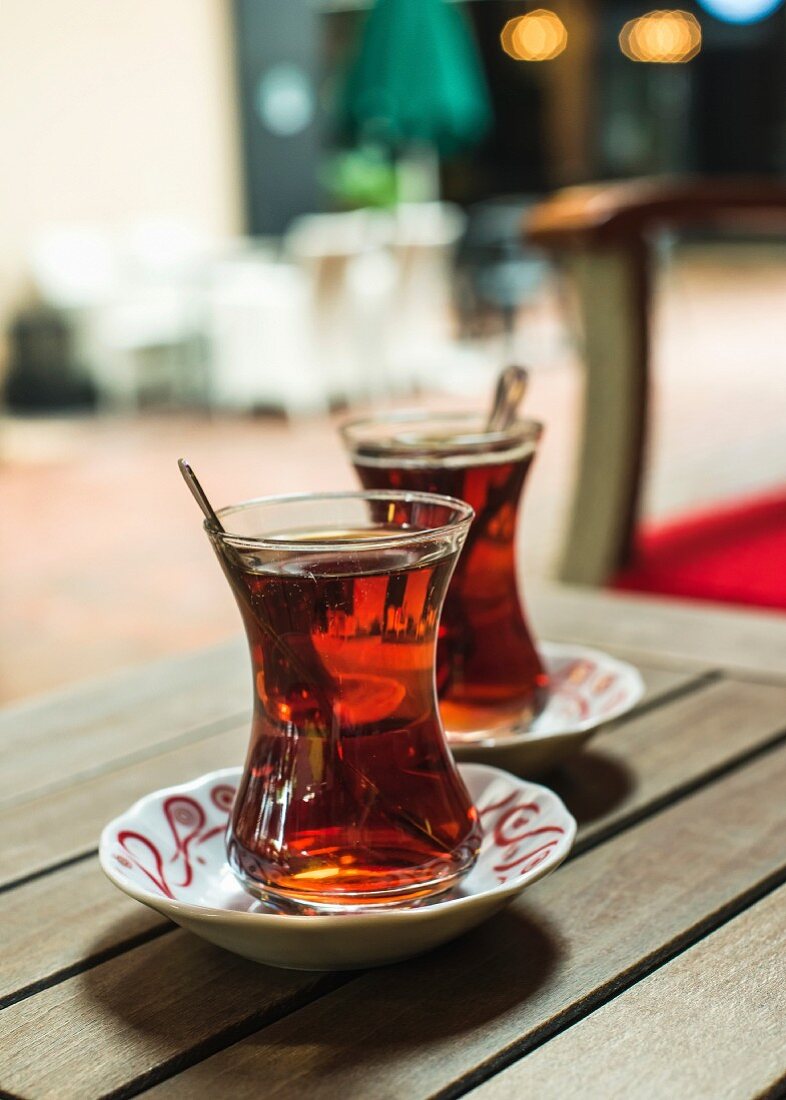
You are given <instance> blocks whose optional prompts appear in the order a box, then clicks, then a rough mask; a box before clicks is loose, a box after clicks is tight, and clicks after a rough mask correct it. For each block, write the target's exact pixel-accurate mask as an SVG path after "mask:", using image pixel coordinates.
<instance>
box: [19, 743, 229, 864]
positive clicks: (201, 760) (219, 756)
mask: <svg viewBox="0 0 786 1100" xmlns="http://www.w3.org/2000/svg"><path fill="white" fill-rule="evenodd" d="M247 744H248V724H247V723H246V722H244V723H243V724H242V725H240V726H237V727H236V728H234V729H230V730H227V731H226V732H225V733H219V734H216V735H214V736H213V737H206V738H205V739H204V740H200V741H197V742H193V743H190V744H187V745H183V746H181V747H180V748H177V749H173V750H171V751H169V752H163V753H160V754H159V755H157V756H155V757H150V758H148V759H145V760H142V761H140V762H138V763H134V764H129V765H127V766H125V767H121V768H118V769H117V770H116V771H113V772H111V773H109V774H104V775H99V776H95V777H93V778H92V779H87V780H84V781H83V782H81V783H75V784H74V785H72V786H70V787H68V788H66V789H65V790H62V791H57V792H56V793H53V794H50V795H45V796H42V797H40V798H36V799H33V800H31V801H30V802H25V803H24V804H23V805H21V806H14V807H7V808H6V809H4V810H1V811H0V836H2V837H3V845H2V847H1V848H0V884H3V883H7V882H8V881H9V880H15V879H17V878H20V877H23V876H26V875H30V874H33V873H36V872H38V871H40V870H42V869H43V868H46V867H51V866H53V865H55V864H57V863H60V862H62V861H63V860H66V859H72V858H73V857H74V856H78V855H81V854H84V853H85V852H88V851H90V850H91V849H94V848H96V847H97V845H98V837H99V834H100V832H101V829H102V828H103V826H104V825H105V824H106V823H107V821H110V820H111V819H112V818H113V817H115V816H116V815H117V814H119V813H121V811H123V810H125V809H127V808H128V806H130V804H131V803H132V802H135V801H136V799H138V798H141V797H142V796H143V795H145V794H149V792H150V791H154V790H156V788H157V787H165V786H166V785H167V784H170V783H185V782H187V781H188V780H189V779H196V778H197V777H198V776H200V775H204V773H205V772H208V771H212V770H213V769H215V768H225V767H228V766H230V765H232V764H242V763H243V760H244V759H245V753H246V747H247Z"/></svg>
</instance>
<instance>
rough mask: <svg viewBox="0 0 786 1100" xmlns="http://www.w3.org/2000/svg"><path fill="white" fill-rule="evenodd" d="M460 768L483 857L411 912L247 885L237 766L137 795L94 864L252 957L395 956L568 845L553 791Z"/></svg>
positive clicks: (502, 894)
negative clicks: (241, 860) (276, 901)
mask: <svg viewBox="0 0 786 1100" xmlns="http://www.w3.org/2000/svg"><path fill="white" fill-rule="evenodd" d="M459 770H460V772H461V775H462V777H463V779H464V782H465V783H466V785H467V788H468V790H469V793H470V795H471V796H472V800H473V802H474V804H475V806H476V807H477V810H478V813H479V815H480V820H481V822H482V824H483V833H484V835H483V841H482V844H481V849H480V854H479V856H478V859H477V862H476V863H475V866H474V867H473V868H472V870H471V871H470V873H469V874H468V875H467V876H466V877H465V878H463V879H462V880H461V882H460V883H459V884H458V886H456V887H454V889H453V890H452V891H450V892H449V893H447V894H440V895H438V896H437V897H436V898H435V899H433V900H428V901H421V902H420V903H419V904H416V905H413V906H412V907H409V908H406V907H401V908H384V909H376V910H374V909H371V910H362V911H358V910H353V911H352V912H348V913H340V914H332V913H331V914H328V915H325V914H319V915H313V916H311V915H304V914H301V913H298V914H297V915H292V914H290V913H283V912H281V911H280V910H278V909H276V908H275V907H274V906H272V905H270V904H267V903H265V902H261V901H259V900H257V899H256V898H254V897H252V896H251V895H250V894H248V893H246V892H245V890H244V889H243V888H242V887H241V885H240V884H239V883H238V881H237V879H236V878H235V876H234V875H233V873H232V871H231V870H230V867H229V865H228V863H227V859H226V851H225V847H224V833H225V831H226V825H227V819H228V816H229V812H230V810H231V808H232V802H233V799H234V796H235V789H236V787H237V784H238V783H239V781H240V776H241V769H240V768H226V769H224V770H223V771H217V772H212V773H211V774H209V775H204V776H202V777H201V778H200V779H195V780H193V782H191V783H185V784H183V785H181V786H177V787H168V788H166V789H164V790H160V791H155V792H154V793H153V794H149V795H147V796H146V797H145V798H142V799H141V800H140V801H139V802H136V803H135V804H134V805H133V806H131V807H130V808H129V809H128V810H126V811H125V813H122V814H120V816H119V817H117V818H115V820H114V821H111V822H110V823H109V824H108V825H107V826H106V828H105V829H104V831H103V832H102V834H101V842H100V847H99V858H100V861H101V866H102V868H103V870H104V871H105V872H106V874H107V875H108V877H109V878H110V879H111V880H112V882H113V883H114V884H115V885H116V886H117V887H119V888H120V889H121V890H123V891H124V892H125V893H126V894H128V895H129V896H130V897H132V898H135V899H136V900H137V901H140V902H142V903H143V904H144V905H148V906H150V907H151V908H152V909H156V910H158V912H159V913H162V914H163V915H164V916H166V917H169V918H170V919H171V920H173V921H174V922H175V923H176V924H179V925H181V926H182V927H183V928H186V929H188V930H189V931H191V932H194V933H195V934H196V935H198V936H201V937H203V938H204V939H206V940H209V941H210V942H211V943H215V944H218V946H219V947H223V948H226V950H228V951H233V952H235V953H236V954H238V955H243V956H245V957H246V958H249V959H253V960H255V961H256V962H261V963H267V964H269V965H271V966H283V967H290V968H293V969H296V970H354V969H356V968H358V967H365V966H382V965H384V964H386V963H392V962H397V961H399V960H401V959H406V958H409V957H411V956H412V955H419V954H421V953H423V952H424V951H428V950H430V949H431V948H433V947H436V946H438V945H439V944H442V943H445V942H446V941H448V940H451V939H454V938H455V937H456V936H460V935H461V934H462V933H464V932H467V931H468V930H469V929H471V928H474V927H475V926H476V925H478V924H480V923H481V922H482V921H484V920H487V919H488V918H489V917H490V916H492V915H493V914H494V913H496V912H497V911H498V910H499V909H501V908H502V907H503V906H504V905H506V904H507V903H508V902H509V901H511V900H512V898H514V897H515V896H516V895H517V894H520V893H521V891H522V890H525V889H526V888H527V887H528V886H531V885H532V884H533V883H534V882H536V881H537V880H538V879H541V878H543V877H544V875H547V874H549V873H550V872H551V871H553V870H555V869H556V868H557V867H558V866H559V865H560V863H562V861H563V860H564V859H565V857H566V856H567V854H568V852H569V851H570V848H571V845H572V844H573V839H574V837H575V834H576V822H575V821H574V819H573V817H572V816H571V815H570V813H569V812H568V810H567V809H566V808H565V806H564V804H563V803H562V801H561V800H560V799H559V798H558V797H557V795H556V794H554V792H553V791H550V790H549V789H548V788H546V787H542V786H540V785H539V784H537V783H532V782H529V781H527V780H522V779H518V778H516V777H515V776H513V775H509V774H508V773H507V772H503V771H500V770H499V769H498V768H491V767H488V766H486V765H484V764H462V765H460V766H459Z"/></svg>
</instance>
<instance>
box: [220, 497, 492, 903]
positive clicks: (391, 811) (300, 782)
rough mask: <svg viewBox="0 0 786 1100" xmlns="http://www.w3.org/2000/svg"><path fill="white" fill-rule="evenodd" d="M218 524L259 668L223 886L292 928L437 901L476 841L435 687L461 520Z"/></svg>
mask: <svg viewBox="0 0 786 1100" xmlns="http://www.w3.org/2000/svg"><path fill="white" fill-rule="evenodd" d="M217 514H218V518H219V520H220V522H221V524H222V525H223V526H224V528H225V530H224V531H220V530H218V529H217V528H216V527H215V525H214V524H211V523H210V521H206V523H205V528H206V530H207V533H208V535H209V537H210V540H211V542H212V544H213V547H214V549H215V551H216V554H217V556H218V559H219V561H220V563H221V566H222V568H223V570H224V573H225V575H226V577H227V580H228V581H229V584H230V587H231V588H232V591H233V593H234V596H235V599H236V601H237V604H238V607H239V609H240V613H241V616H242V618H243V622H244V625H245V629H246V634H247V637H248V643H249V648H250V653H251V661H252V667H253V691H254V717H253V726H252V731H251V742H250V746H249V751H248V757H247V760H246V765H245V770H244V774H243V778H242V781H241V784H240V786H239V789H238V794H237V799H236V801H235V806H234V809H233V812H232V817H231V821H230V825H229V830H228V835H227V847H228V855H229V861H230V866H231V867H232V869H233V871H234V872H235V874H236V875H237V877H238V878H239V879H240V881H241V882H242V883H243V885H244V886H245V887H246V888H247V889H249V890H250V891H251V892H252V893H256V894H257V895H258V896H260V897H263V898H265V899H268V900H269V899H272V900H274V901H278V902H285V903H289V905H290V907H295V909H296V910H299V911H303V912H320V911H322V912H324V911H338V910H342V911H347V908H348V907H352V906H354V907H365V906H379V905H384V904H401V903H402V902H405V901H406V902H412V901H413V900H416V899H420V898H425V897H428V896H431V895H433V894H437V893H440V892H442V891H445V890H447V889H449V888H450V887H451V886H452V885H453V884H455V883H456V882H457V881H458V879H459V878H461V877H462V876H463V875H464V874H466V872H467V871H468V870H469V869H470V868H471V867H472V865H473V863H474V860H475V858H476V855H477V851H478V849H479V845H480V836H481V834H480V827H479V824H478V820H477V814H476V811H475V808H474V806H473V805H472V801H471V799H470V797H469V794H468V792H467V790H466V788H465V786H464V783H463V781H462V779H461V778H460V776H459V773H458V770H457V768H456V765H455V764H454V762H453V758H452V756H451V754H450V750H449V748H448V745H447V741H446V739H445V734H444V729H443V727H442V724H441V721H440V716H439V709H438V705H437V698H436V692H435V674H434V662H435V651H436V643H437V630H438V625H439V620H440V612H441V609H442V603H443V600H444V597H445V593H446V591H447V587H448V582H449V580H450V577H451V574H452V573H453V570H454V567H455V564H456V560H457V558H458V555H459V552H460V550H461V547H462V544H463V542H464V539H465V537H466V534H467V531H468V529H469V525H470V522H471V519H472V515H473V513H472V508H471V507H470V506H469V505H467V504H466V503H464V502H462V501H459V500H450V499H446V498H444V497H439V496H434V495H431V494H426V493H411V492H388V491H380V492H366V493H327V494H317V495H310V496H296V497H281V498H270V499H264V500H258V501H251V502H249V503H246V504H242V505H239V506H236V507H230V508H224V509H221V510H219V511H218V513H217Z"/></svg>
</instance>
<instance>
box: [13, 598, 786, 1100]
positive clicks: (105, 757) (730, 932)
mask: <svg viewBox="0 0 786 1100" xmlns="http://www.w3.org/2000/svg"><path fill="white" fill-rule="evenodd" d="M532 606H533V618H534V620H535V622H536V624H537V627H538V629H539V632H540V634H541V635H542V636H543V637H550V638H554V639H557V640H573V641H577V642H582V643H586V644H595V645H599V646H602V647H604V648H606V649H608V650H610V651H613V652H614V653H617V654H620V655H622V656H625V657H627V658H629V659H631V660H633V661H635V663H636V664H637V665H638V666H639V668H640V669H641V670H642V672H643V674H644V677H645V680H646V684H647V695H646V697H645V699H644V701H643V702H642V704H641V705H640V706H639V707H638V708H637V709H636V711H634V712H633V713H632V714H631V715H629V716H627V717H626V718H625V719H623V720H622V721H620V722H618V723H617V724H616V725H615V726H613V727H611V728H609V729H607V730H606V731H604V732H602V733H601V734H600V735H599V736H598V737H597V738H596V739H595V740H594V741H593V742H592V743H591V745H590V747H589V749H588V751H586V752H585V753H584V754H583V755H581V756H579V757H576V758H575V759H573V760H572V761H570V762H569V763H568V764H566V765H565V766H564V767H563V768H562V769H561V770H559V771H558V772H555V773H554V774H553V775H552V776H550V777H549V779H548V781H549V782H550V783H551V784H552V785H553V786H555V788H556V789H557V790H558V791H559V792H560V793H561V794H562V796H563V798H565V800H566V801H567V803H568V804H569V806H570V807H571V808H572V810H573V812H574V814H575V815H576V816H577V818H578V819H579V822H580V831H579V836H578V840H577V843H576V847H575V849H574V853H573V855H572V856H571V858H570V860H569V861H568V862H567V863H566V864H565V865H564V866H563V867H562V868H560V870H559V871H558V872H557V873H556V874H554V875H553V876H551V877H549V878H547V879H544V880H543V881H542V882H540V883H538V884H537V885H536V886H534V887H533V888H532V889H531V890H529V891H527V892H526V893H525V894H524V895H523V896H522V897H521V898H520V899H519V900H518V901H517V902H516V903H514V904H513V905H512V906H511V907H510V908H509V909H508V910H506V911H505V912H504V913H502V914H501V915H499V916H498V917H496V918H495V919H493V920H492V921H490V922H489V923H488V924H486V925H485V926H483V927H481V928H479V929H477V930H476V931H474V932H472V933H470V934H469V935H467V936H465V937H464V938H463V939H461V940H458V941H456V942H454V943H452V944H449V945H447V946H445V947H443V948H441V949H439V950H437V951H435V952H433V953H432V954H430V955H427V956H424V957H422V958H420V959H416V960H413V961H411V962H408V963H402V964H399V965H397V966H392V967H388V968H385V969H381V970H374V971H368V972H366V973H358V974H346V973H342V974H307V973H298V972H295V971H285V970H275V969H270V968H265V967H263V966H258V965H255V964H253V963H249V962H246V961H244V960H242V959H239V958H236V957H235V956H232V955H229V954H226V953H224V952H222V951H221V950H219V949H218V948H215V947H212V946H209V945H208V944H206V943H203V942H201V941H200V940H198V939H196V938H195V937H193V936H192V935H190V934H189V933H187V932H184V931H182V930H180V929H178V928H176V927H175V926H173V925H171V924H169V923H168V922H167V921H165V920H164V919H163V918H162V917H160V916H159V915H158V914H156V913H154V912H152V911H151V910H148V909H145V908H144V907H142V906H140V905H137V904H135V903H134V902H132V901H131V900H130V899H128V898H126V897H125V896H124V895H122V894H121V893H119V892H118V891H117V890H115V889H114V888H113V887H112V886H111V885H110V884H109V882H108V881H106V880H105V879H104V877H103V875H102V873H101V871H100V869H99V867H98V865H97V860H96V843H97V837H98V833H99V831H100V828H101V826H102V825H103V824H104V822H105V821H106V820H107V819H108V818H110V817H111V816H113V815H114V814H116V813H117V812H119V811H120V810H122V809H124V808H125V807H126V806H127V805H128V804H129V803H130V802H131V801H133V800H134V799H136V798H138V797H139V796H141V795H142V794H145V793H146V792H148V791H150V790H152V789H154V788H155V787H158V786H163V785H166V784H169V783H174V782H179V781H183V780H186V779H189V778H192V777H195V776H197V775H199V774H201V773H202V772H204V771H207V770H210V769H212V768H216V767H220V766H223V765H226V764H229V763H234V762H237V761H240V760H241V759H242V755H243V751H244V747H245V741H246V735H247V713H246V709H245V703H246V701H247V692H248V686H247V682H246V681H247V669H246V663H245V662H246V658H245V654H244V650H243V645H242V643H241V642H239V641H238V642H235V643H232V644H230V645H226V646H223V647H220V648H218V649H215V650H213V651H210V652H205V653H202V654H198V655H195V656H190V657H186V658H182V659H178V660H173V661H168V662H163V663H160V664H157V665H156V666H152V667H149V668H146V669H141V670H138V671H134V672H129V673H127V674H124V675H123V676H120V677H115V678H113V679H112V680H109V681H105V682H103V683H99V684H96V685H92V686H87V687H84V688H80V689H78V690H74V691H71V692H68V693H65V694H62V695H58V696H57V697H50V698H48V699H44V700H43V701H36V702H33V703H30V704H27V705H24V706H20V707H16V708H13V709H9V710H7V711H6V712H5V713H3V714H0V746H2V749H3V760H4V767H3V769H2V776H0V827H1V832H2V837H3V844H2V849H1V851H0V927H2V968H1V984H0V1005H1V1006H2V1014H0V1090H4V1091H3V1095H7V1096H16V1097H28V1098H30V1100H38V1098H44V1097H64V1098H71V1097H73V1098H78V1100H84V1098H91V1097H99V1096H112V1097H130V1096H137V1095H140V1094H142V1093H148V1092H149V1093H152V1094H153V1095H156V1096H168V1097H183V1098H192V1097H202V1096H205V1097H211V1098H213V1097H223V1096H232V1097H249V1098H251V1097H254V1098H255V1100H256V1098H257V1097H259V1096H264V1097H301V1096H308V1097H317V1098H321V1097H327V1098H336V1100H338V1098H341V1100H348V1098H349V1100H351V1098H354V1097H359V1098H364V1100H365V1098H366V1097H370V1098H374V1100H376V1098H398V1097H405V1098H406V1100H417V1098H425V1097H458V1096H465V1095H468V1096H471V1097H472V1098H473V1100H475V1098H477V1100H503V1098H507V1097H515V1096H524V1095H537V1096H538V1097H539V1098H540V1100H543V1098H547V1097H555V1098H557V1097H559V1098H561V1097H568V1096H581V1097H582V1098H584V1097H599V1098H601V1097H602V1098H603V1100H606V1098H610V1097H625V1098H628V1097H637V1096H641V1097H647V1098H651V1097H661V1096H663V1097H669V1098H682V1097H689V1098H691V1100H693V1098H694V1097H708V1098H709V1097H711V1098H712V1100H716V1098H719V1097H733V1098H735V1100H736V1098H738V1097H753V1096H766V1095H780V1094H782V1093H784V1092H786V619H785V618H784V617H777V616H767V615H752V614H745V613H739V612H733V611H716V610H712V609H707V608H702V607H700V606H698V605H694V606H688V605H676V604H673V605H669V604H664V603H654V602H648V601H644V600H634V599H630V598H627V597H612V596H608V595H601V594H598V593H589V592H580V591H578V590H575V591H571V590H567V589H560V588H554V589H552V590H544V591H542V592H539V593H538V594H537V595H536V597H535V598H534V599H533V601H532Z"/></svg>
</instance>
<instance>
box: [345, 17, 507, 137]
mask: <svg viewBox="0 0 786 1100" xmlns="http://www.w3.org/2000/svg"><path fill="white" fill-rule="evenodd" d="M342 115H343V120H344V123H345V126H346V128H347V129H348V130H349V131H350V133H352V134H353V135H354V136H355V137H357V138H359V139H361V140H363V141H372V142H378V143H381V144H384V145H385V146H387V147H389V148H391V149H393V150H395V151H398V152H400V151H402V150H404V149H407V148H411V147H412V146H426V147H431V148H434V149H436V150H437V151H438V152H439V153H441V154H443V155H450V154H451V153H454V152H456V151H457V150H459V149H462V148H465V147H467V146H471V145H474V144H476V143H477V142H478V141H479V140H480V139H481V138H482V137H483V135H484V134H485V133H486V131H487V129H488V127H489V125H490V122H491V103H490V100H489V94H488V89H487V87H486V81H485V79H484V76H483V71H482V69H481V65H480V59H479V57H478V54H477V50H476V47H475V43H474V40H473V38H472V35H471V32H470V30H469V28H468V26H467V24H466V22H465V19H464V16H463V14H462V13H461V12H460V11H459V10H458V5H457V4H452V3H451V4H448V3H445V2H444V0H377V3H376V4H375V6H374V8H373V9H372V11H371V12H370V13H369V15H368V18H367V19H366V22H365V25H364V28H363V32H362V35H361V39H360V43H359V48H358V52H357V55H356V57H355V58H354V61H353V63H352V65H351V67H350V70H349V73H348V77H347V83H346V88H345V94H344V102H343V110H342Z"/></svg>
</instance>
